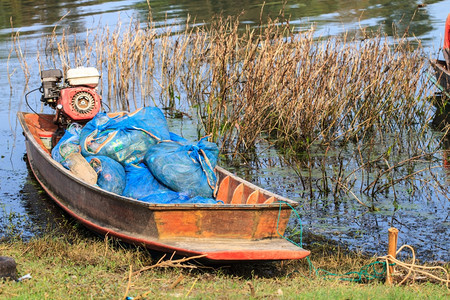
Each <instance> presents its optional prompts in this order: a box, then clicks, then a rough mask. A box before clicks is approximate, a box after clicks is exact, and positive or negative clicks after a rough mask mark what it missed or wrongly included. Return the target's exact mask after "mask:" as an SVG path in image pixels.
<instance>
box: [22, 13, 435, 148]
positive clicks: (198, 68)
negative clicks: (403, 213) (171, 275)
mask: <svg viewBox="0 0 450 300" xmlns="http://www.w3.org/2000/svg"><path fill="white" fill-rule="evenodd" d="M368 36H369V35H368V33H366V32H365V31H364V30H363V31H362V32H361V33H360V34H359V35H353V36H350V35H349V34H344V35H342V36H339V37H328V38H320V37H319V38H317V37H315V31H314V28H311V29H310V30H308V31H306V32H299V33H294V32H293V28H291V26H290V25H289V23H288V22H286V23H282V24H281V25H280V24H279V23H278V21H273V22H272V21H270V20H269V23H268V24H267V26H265V27H261V28H260V29H252V28H246V29H245V30H242V29H241V27H240V23H239V19H238V18H231V17H229V18H226V19H224V18H222V17H216V18H215V19H214V20H213V21H212V23H211V24H210V25H209V26H205V27H191V26H190V21H189V20H188V21H187V22H186V26H185V29H184V31H183V32H181V33H177V34H174V33H172V31H171V29H167V30H166V31H161V29H158V28H156V27H155V26H154V24H153V22H151V21H150V22H148V23H147V24H144V25H143V24H141V23H139V22H133V23H132V22H130V24H129V25H128V26H127V27H125V28H123V26H118V27H117V28H116V29H115V30H113V31H111V30H110V29H109V28H103V29H98V30H96V31H94V32H87V33H86V34H85V36H84V37H82V36H81V35H79V34H78V35H77V34H70V33H69V32H67V31H63V32H62V34H57V33H56V32H55V31H53V33H52V34H51V35H50V36H48V37H47V42H46V43H45V49H43V50H42V51H44V52H45V54H46V58H47V60H46V61H45V62H41V64H44V65H45V66H46V67H48V66H49V65H50V66H62V68H63V69H64V70H66V69H68V68H69V67H75V66H81V65H94V66H96V67H97V68H98V69H99V70H100V71H101V73H102V75H103V82H102V86H101V89H102V94H103V97H104V99H107V102H108V104H109V106H110V107H111V109H112V110H130V109H134V108H136V107H139V106H145V105H158V106H162V107H166V108H170V109H172V110H180V111H182V112H185V113H189V112H190V113H191V114H192V112H194V114H196V115H198V116H199V121H200V122H201V123H202V125H203V128H204V133H206V134H212V136H213V139H214V140H215V141H218V142H220V143H221V145H222V147H223V149H226V148H228V149H231V150H234V151H237V150H239V149H241V150H242V149H243V150H247V149H249V148H251V147H253V146H254V144H255V142H256V140H257V139H258V138H266V137H270V138H271V139H272V140H275V141H277V142H278V143H280V144H281V145H285V146H286V145H288V146H292V147H294V148H295V149H299V148H304V147H306V146H308V145H309V144H311V143H312V142H314V141H321V142H324V143H331V142H333V141H335V140H344V141H348V140H351V139H352V140H355V139H356V140H360V139H364V138H365V137H366V136H367V135H374V134H377V133H383V134H386V133H388V132H393V131H394V132H395V131H403V130H405V129H406V128H408V126H410V125H411V124H414V123H417V122H418V120H419V119H420V120H421V119H423V118H424V117H426V116H428V115H429V107H428V106H426V105H424V103H423V101H422V100H421V98H423V96H424V95H426V94H427V92H428V90H427V85H426V84H425V83H424V82H423V77H422V76H421V70H422V69H423V67H424V64H425V60H424V59H423V56H424V54H423V52H422V51H423V50H422V48H421V47H420V43H419V45H418V46H417V45H416V46H415V48H414V47H413V46H412V45H411V42H410V40H409V39H408V38H407V37H398V38H388V37H386V36H384V35H383V34H381V33H375V34H373V36H372V37H368ZM361 37H364V38H361ZM80 40H82V41H80ZM17 45H19V44H18V43H17ZM16 49H17V51H20V47H16ZM22 61H23V62H25V60H22ZM26 71H27V72H29V71H28V70H27V69H26Z"/></svg>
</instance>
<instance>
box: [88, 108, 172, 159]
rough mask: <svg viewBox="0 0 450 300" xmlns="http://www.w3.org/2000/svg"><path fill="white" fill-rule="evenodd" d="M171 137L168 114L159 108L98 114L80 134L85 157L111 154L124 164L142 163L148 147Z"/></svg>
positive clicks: (111, 156) (110, 155) (109, 155)
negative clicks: (165, 116)
mask: <svg viewBox="0 0 450 300" xmlns="http://www.w3.org/2000/svg"><path fill="white" fill-rule="evenodd" d="M168 139H170V133H169V128H168V125H167V122H166V119H165V118H164V114H163V113H162V111H161V110H160V109H159V108H157V107H145V108H142V109H139V110H137V111H135V112H133V113H118V114H115V115H112V116H108V115H107V114H105V113H99V114H97V115H96V116H95V117H94V119H92V120H91V121H89V122H88V123H87V124H86V125H85V127H84V128H83V130H82V132H81V135H80V146H81V153H82V154H83V155H84V156H91V155H95V156H97V155H99V156H108V157H110V158H112V159H114V160H116V161H118V162H120V163H121V164H122V165H127V164H139V163H140V162H142V160H143V158H144V156H145V153H146V152H147V150H148V149H149V148H150V147H151V146H152V145H154V144H156V143H157V142H158V141H160V140H168Z"/></svg>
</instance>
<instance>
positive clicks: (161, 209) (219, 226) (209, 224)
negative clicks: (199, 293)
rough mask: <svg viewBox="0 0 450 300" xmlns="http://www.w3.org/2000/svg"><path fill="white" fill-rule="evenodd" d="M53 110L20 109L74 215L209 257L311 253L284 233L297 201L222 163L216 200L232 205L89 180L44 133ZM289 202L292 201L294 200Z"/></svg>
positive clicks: (35, 157) (106, 229)
mask: <svg viewBox="0 0 450 300" xmlns="http://www.w3.org/2000/svg"><path fill="white" fill-rule="evenodd" d="M53 118H54V116H53V115H45V114H31V113H24V112H19V113H18V120H19V122H20V124H21V125H22V128H23V132H24V135H25V139H26V149H27V157H28V161H29V164H30V166H31V170H32V172H33V173H34V176H35V177H36V179H37V180H38V181H39V183H40V184H41V186H42V188H43V189H44V190H45V191H46V192H47V193H48V194H49V195H50V197H51V198H52V199H53V200H54V201H55V202H56V203H57V204H58V205H59V206H60V207H61V208H62V209H63V210H65V211H66V212H67V213H68V214H69V215H71V216H72V217H74V218H75V219H76V220H78V221H79V222H80V223H82V224H83V225H85V226H86V227H88V228H90V229H91V230H93V231H95V232H98V233H100V234H103V235H106V234H107V235H109V236H114V237H117V238H119V239H121V240H123V241H125V242H129V243H133V244H138V245H144V246H145V247H147V248H149V249H153V250H157V251H162V252H167V253H173V252H176V254H177V255H183V256H198V255H204V259H206V260H207V261H210V262H222V263H223V262H233V261H234V262H236V261H272V260H287V259H301V258H304V257H306V256H308V255H309V254H310V252H309V251H307V250H304V249H302V248H300V247H297V246H296V245H294V244H292V243H290V242H289V241H287V240H286V239H283V238H282V235H283V234H284V232H285V229H286V226H287V223H288V220H289V217H290V214H291V208H290V206H293V207H295V206H296V204H297V203H296V202H294V201H291V200H289V199H286V198H283V197H281V196H278V195H275V194H273V193H271V192H268V191H266V190H263V189H261V188H258V187H257V186H255V185H253V184H251V183H249V182H247V181H245V180H243V179H241V178H238V177H237V176H234V175H233V174H231V173H230V172H228V171H226V170H224V169H223V168H220V167H217V168H216V172H217V175H218V178H219V180H218V182H219V190H218V196H217V198H218V199H220V200H223V201H224V203H225V204H221V205H210V204H151V203H146V202H142V201H138V200H134V199H131V198H127V197H123V196H119V195H117V194H114V193H110V192H107V191H105V190H103V189H101V188H99V187H97V186H94V185H90V184H87V183H86V182H84V181H82V180H80V179H78V178H76V177H75V176H73V174H72V173H71V172H70V171H69V170H67V169H65V168H64V167H62V166H61V165H60V164H59V163H57V162H56V161H55V160H53V159H52V158H51V155H50V152H49V151H48V150H47V148H45V147H44V144H43V142H42V140H41V138H40V136H42V134H41V133H42V132H54V131H55V130H56V129H57V127H56V125H54V124H53ZM288 204H289V205H290V206H289V205H288Z"/></svg>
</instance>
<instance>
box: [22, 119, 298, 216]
mask: <svg viewBox="0 0 450 300" xmlns="http://www.w3.org/2000/svg"><path fill="white" fill-rule="evenodd" d="M27 114H34V113H28V112H20V111H19V112H17V116H18V119H19V122H20V123H21V125H22V128H23V130H24V135H25V138H26V139H28V140H31V143H32V144H33V146H34V148H36V149H37V151H38V152H39V153H40V155H41V156H42V157H43V158H44V159H45V160H46V161H47V162H49V163H50V164H51V165H52V166H53V167H55V168H57V169H58V170H59V171H61V172H62V173H63V174H64V175H66V176H67V177H68V178H70V179H71V180H73V181H75V182H77V183H78V184H80V185H82V186H83V187H84V188H86V189H92V190H95V191H96V192H98V193H101V194H104V195H106V196H108V197H113V198H117V199H119V200H121V201H123V202H131V203H133V204H139V205H140V206H142V207H145V208H148V209H151V210H168V209H171V210H192V209H195V210H212V209H213V210H228V209H233V210H239V209H243V210H246V209H255V208H256V209H257V208H259V209H270V208H277V209H280V210H281V209H286V208H287V207H296V206H298V202H295V201H293V200H291V199H288V198H285V197H283V196H280V195H278V194H275V193H273V192H270V191H268V190H265V189H263V188H261V187H258V186H256V185H254V184H252V183H251V182H249V181H247V180H245V179H243V178H241V177H238V176H236V175H235V174H233V173H231V172H229V171H227V170H225V169H224V168H222V167H220V166H216V171H217V172H219V173H222V174H224V175H225V176H230V177H232V178H234V179H236V180H238V181H239V182H241V183H244V185H246V186H248V187H250V188H252V189H255V190H259V191H261V192H262V193H263V194H266V195H267V196H274V197H275V198H276V199H277V200H278V202H274V203H269V204H264V203H258V204H229V203H227V204H220V203H219V204H203V203H199V204H193V203H176V204H159V203H150V202H145V201H141V200H138V199H134V198H130V197H125V196H122V195H118V194H116V193H112V192H109V191H106V190H104V189H102V188H100V187H99V186H96V185H91V184H88V183H86V182H85V181H83V180H81V179H79V178H77V177H76V176H74V175H73V174H72V172H70V170H68V169H66V168H64V167H63V166H62V165H61V164H60V163H58V162H57V161H55V160H54V159H53V158H52V157H51V155H50V154H49V153H48V152H47V151H45V150H44V149H43V148H42V146H41V145H40V144H39V143H38V142H37V140H36V138H35V136H34V135H33V133H32V132H31V130H30V128H29V127H28V126H29V125H28V123H27V121H26V118H25V115H27ZM35 115H39V116H52V115H48V114H35ZM42 185H43V183H42ZM283 202H285V203H283Z"/></svg>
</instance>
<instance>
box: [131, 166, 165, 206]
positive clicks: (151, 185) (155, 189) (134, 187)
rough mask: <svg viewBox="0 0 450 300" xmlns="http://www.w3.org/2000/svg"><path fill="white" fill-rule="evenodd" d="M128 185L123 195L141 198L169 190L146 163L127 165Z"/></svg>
mask: <svg viewBox="0 0 450 300" xmlns="http://www.w3.org/2000/svg"><path fill="white" fill-rule="evenodd" d="M125 173H126V185H125V189H124V191H123V196H125V197H130V198H134V199H141V198H144V197H146V196H149V195H151V194H155V193H161V192H168V191H170V189H169V188H167V187H165V186H164V185H162V184H161V183H159V182H158V180H156V179H155V177H153V175H152V173H151V172H150V170H149V169H148V168H147V166H146V165H145V164H139V165H127V166H125Z"/></svg>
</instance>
